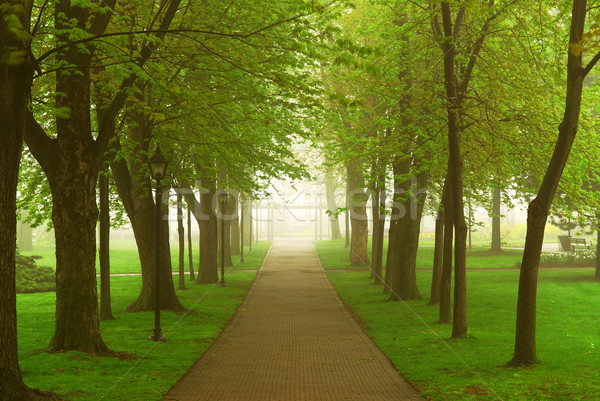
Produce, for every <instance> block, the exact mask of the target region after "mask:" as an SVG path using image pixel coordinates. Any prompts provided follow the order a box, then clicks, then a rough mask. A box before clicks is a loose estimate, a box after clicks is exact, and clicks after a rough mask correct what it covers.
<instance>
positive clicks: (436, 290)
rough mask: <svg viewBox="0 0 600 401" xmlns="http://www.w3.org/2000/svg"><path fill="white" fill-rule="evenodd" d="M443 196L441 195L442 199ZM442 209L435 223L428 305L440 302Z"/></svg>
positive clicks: (442, 244) (442, 237) (442, 235)
mask: <svg viewBox="0 0 600 401" xmlns="http://www.w3.org/2000/svg"><path fill="white" fill-rule="evenodd" d="M443 197H444V195H442V198H443ZM444 218H445V216H444V209H443V207H442V205H440V207H439V208H438V215H437V219H436V221H435V245H434V249H433V273H432V276H431V297H430V298H429V305H435V304H437V303H438V302H440V290H441V283H442V260H443V253H444Z"/></svg>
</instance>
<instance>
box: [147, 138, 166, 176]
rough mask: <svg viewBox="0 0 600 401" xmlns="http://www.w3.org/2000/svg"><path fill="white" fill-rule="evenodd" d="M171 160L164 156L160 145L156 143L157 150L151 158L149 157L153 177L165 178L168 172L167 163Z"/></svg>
mask: <svg viewBox="0 0 600 401" xmlns="http://www.w3.org/2000/svg"><path fill="white" fill-rule="evenodd" d="M168 164H169V161H168V160H167V159H166V158H165V157H164V156H163V154H162V152H161V150H160V145H156V150H155V151H154V154H153V155H152V157H151V158H150V159H148V167H150V173H151V174H152V178H154V179H155V180H157V181H158V180H160V179H162V178H164V176H165V173H166V172H167V165H168Z"/></svg>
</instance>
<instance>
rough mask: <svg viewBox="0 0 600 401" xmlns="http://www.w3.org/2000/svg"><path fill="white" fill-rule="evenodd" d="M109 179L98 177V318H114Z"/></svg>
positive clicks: (102, 176)
mask: <svg viewBox="0 0 600 401" xmlns="http://www.w3.org/2000/svg"><path fill="white" fill-rule="evenodd" d="M108 181H109V179H108V176H107V175H106V174H104V173H100V176H99V178H98V189H99V191H98V192H99V194H98V197H99V198H100V202H99V203H100V216H99V218H100V235H99V249H98V253H99V262H100V320H114V318H115V317H114V316H113V314H112V306H111V301H110V247H109V243H110V212H109V199H108V191H109V182H108Z"/></svg>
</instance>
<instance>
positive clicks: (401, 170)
mask: <svg viewBox="0 0 600 401" xmlns="http://www.w3.org/2000/svg"><path fill="white" fill-rule="evenodd" d="M408 168H409V166H408V164H407V162H406V160H405V162H404V163H402V162H401V160H400V159H398V157H396V158H395V159H394V162H393V164H392V170H393V174H394V192H393V194H392V208H391V215H390V228H389V230H388V248H387V259H386V263H385V285H384V287H383V293H384V294H390V293H391V288H392V283H393V282H394V281H395V278H394V277H395V274H396V273H397V270H396V266H397V265H398V262H397V261H396V258H397V257H398V252H395V251H394V244H395V243H396V236H397V235H399V234H398V231H399V228H398V227H399V224H398V221H399V220H400V217H401V214H402V213H404V211H402V210H400V207H399V206H401V205H402V192H401V191H402V189H401V187H400V185H401V183H400V176H401V175H402V174H405V173H406V172H407V170H408Z"/></svg>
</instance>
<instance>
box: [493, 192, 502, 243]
mask: <svg viewBox="0 0 600 401" xmlns="http://www.w3.org/2000/svg"><path fill="white" fill-rule="evenodd" d="M501 194H502V193H501V191H500V186H499V185H495V186H494V187H493V188H492V249H491V251H492V252H502V242H501V237H500V202H501Z"/></svg>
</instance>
